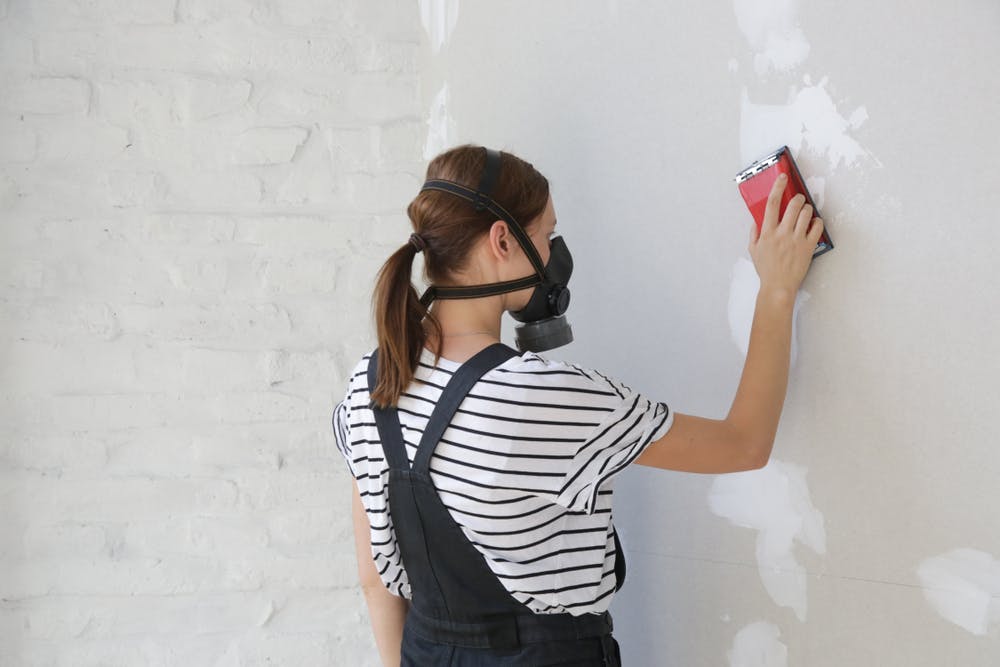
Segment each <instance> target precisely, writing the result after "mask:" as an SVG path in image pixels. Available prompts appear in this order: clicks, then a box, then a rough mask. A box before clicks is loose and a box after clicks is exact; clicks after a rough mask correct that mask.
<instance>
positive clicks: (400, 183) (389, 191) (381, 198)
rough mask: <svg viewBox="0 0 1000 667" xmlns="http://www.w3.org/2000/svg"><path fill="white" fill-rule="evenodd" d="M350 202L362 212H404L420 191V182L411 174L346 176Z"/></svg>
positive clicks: (359, 174)
mask: <svg viewBox="0 0 1000 667" xmlns="http://www.w3.org/2000/svg"><path fill="white" fill-rule="evenodd" d="M344 178H345V180H346V181H347V183H348V184H349V187H350V189H351V200H352V201H353V202H354V205H355V206H356V207H357V208H358V209H359V210H362V211H367V212H371V213H389V212H392V213H397V212H399V211H401V210H404V209H405V208H406V206H407V205H408V204H409V203H410V201H412V200H413V197H415V196H416V194H417V193H418V192H419V191H420V185H421V183H422V181H420V180H419V179H417V178H416V177H415V176H414V175H413V174H412V173H406V172H399V173H381V174H368V173H357V174H349V175H346V176H345V177H344Z"/></svg>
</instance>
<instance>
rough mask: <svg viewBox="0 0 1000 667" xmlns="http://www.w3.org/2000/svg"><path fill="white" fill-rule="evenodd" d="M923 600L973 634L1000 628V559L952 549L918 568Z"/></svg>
mask: <svg viewBox="0 0 1000 667" xmlns="http://www.w3.org/2000/svg"><path fill="white" fill-rule="evenodd" d="M917 576H918V577H920V583H921V584H922V585H923V590H924V598H926V600H927V602H928V603H929V604H930V605H931V606H932V607H933V608H934V610H935V611H936V612H937V613H938V614H939V615H940V616H941V617H942V618H944V619H946V620H948V621H950V622H952V623H954V624H955V625H957V626H958V627H960V628H962V629H964V630H967V631H968V632H971V633H972V634H974V635H979V636H983V635H986V634H988V633H989V632H990V630H991V629H992V628H993V627H995V626H1000V560H997V559H996V558H994V557H993V556H992V555H990V554H988V553H986V552H985V551H980V550H978V549H969V548H959V549H952V550H951V551H948V552H946V553H943V554H941V555H939V556H934V557H932V558H927V559H925V560H923V561H922V562H921V563H920V565H919V566H918V567H917Z"/></svg>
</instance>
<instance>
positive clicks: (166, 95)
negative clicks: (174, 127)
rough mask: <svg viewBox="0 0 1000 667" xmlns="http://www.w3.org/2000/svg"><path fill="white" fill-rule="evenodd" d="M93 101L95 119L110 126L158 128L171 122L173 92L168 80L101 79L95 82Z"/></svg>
mask: <svg viewBox="0 0 1000 667" xmlns="http://www.w3.org/2000/svg"><path fill="white" fill-rule="evenodd" d="M133 76H137V75H133ZM145 76H146V77H149V76H150V75H149V74H145ZM94 97H95V100H96V104H95V108H96V111H97V115H98V116H99V117H100V118H102V119H104V120H105V121H107V122H109V123H115V124H117V125H122V126H131V125H134V124H139V125H148V126H153V127H158V126H163V125H170V124H172V123H173V122H174V117H173V108H172V104H173V101H174V91H173V89H172V87H171V81H170V80H169V79H167V80H160V79H159V78H158V77H157V78H153V79H152V80H149V79H145V78H143V79H139V80H129V79H122V78H118V76H117V75H116V77H115V78H113V79H103V78H101V79H98V80H96V81H95V82H94Z"/></svg>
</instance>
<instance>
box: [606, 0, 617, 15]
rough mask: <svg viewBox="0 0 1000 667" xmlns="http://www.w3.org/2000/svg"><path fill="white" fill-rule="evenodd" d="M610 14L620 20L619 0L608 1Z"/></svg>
mask: <svg viewBox="0 0 1000 667" xmlns="http://www.w3.org/2000/svg"><path fill="white" fill-rule="evenodd" d="M608 14H610V15H611V18H613V19H616V18H618V0H608Z"/></svg>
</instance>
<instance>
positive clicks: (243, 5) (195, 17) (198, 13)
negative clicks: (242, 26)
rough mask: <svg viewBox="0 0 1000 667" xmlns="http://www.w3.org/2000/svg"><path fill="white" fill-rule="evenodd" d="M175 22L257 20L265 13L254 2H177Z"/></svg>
mask: <svg viewBox="0 0 1000 667" xmlns="http://www.w3.org/2000/svg"><path fill="white" fill-rule="evenodd" d="M176 16H177V20H178V21H181V22H183V23H196V24H197V23H212V22H215V21H225V20H233V19H253V20H258V19H261V18H265V17H266V11H265V10H262V9H261V8H260V3H258V2H255V1H254V0H178V1H177V12H176Z"/></svg>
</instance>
